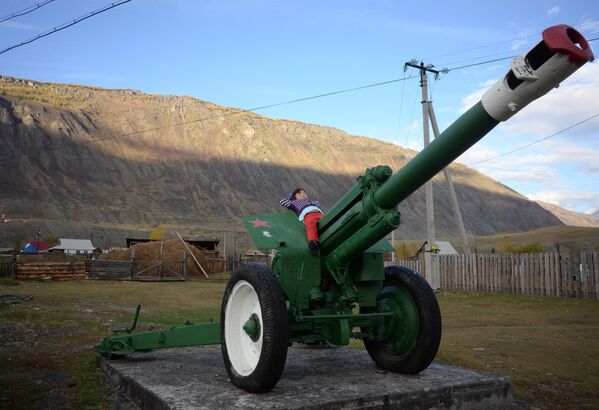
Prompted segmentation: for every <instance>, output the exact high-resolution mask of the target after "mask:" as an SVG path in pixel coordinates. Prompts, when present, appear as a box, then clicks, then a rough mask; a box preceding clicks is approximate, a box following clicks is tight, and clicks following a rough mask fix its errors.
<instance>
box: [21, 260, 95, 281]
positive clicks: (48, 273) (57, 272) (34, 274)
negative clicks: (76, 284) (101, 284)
mask: <svg viewBox="0 0 599 410" xmlns="http://www.w3.org/2000/svg"><path fill="white" fill-rule="evenodd" d="M16 276H17V279H43V280H46V279H47V280H50V279H51V280H71V279H84V278H85V262H26V263H17V265H16Z"/></svg>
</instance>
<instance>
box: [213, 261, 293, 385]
mask: <svg viewBox="0 0 599 410" xmlns="http://www.w3.org/2000/svg"><path fill="white" fill-rule="evenodd" d="M248 284H249V285H250V286H251V289H253V291H254V292H255V294H251V289H250V287H248ZM234 289H235V292H234ZM239 289H242V290H239ZM244 290H245V295H247V294H248V292H249V294H250V296H244V293H243V292H244ZM232 295H233V298H237V300H236V301H233V300H232V299H231V297H232ZM239 295H240V296H239ZM255 296H257V299H258V301H259V308H260V314H259V315H257V317H259V323H260V329H261V330H259V331H258V332H261V333H260V335H259V336H258V335H254V337H256V338H257V339H254V338H252V337H251V336H249V335H248V334H246V333H244V332H242V331H241V330H235V329H238V328H239V324H240V323H243V321H244V320H247V319H249V316H250V313H247V312H245V313H242V314H241V315H237V314H236V313H235V312H236V311H237V310H236V306H241V305H239V304H240V303H243V300H246V299H247V298H250V299H251V298H252V297H255ZM229 303H231V305H230V309H231V311H230V312H229V313H228V315H229V316H228V317H229V318H230V319H229V323H227V305H228V304H229ZM242 310H245V309H242ZM246 314H247V316H248V318H247V319H246V318H245V315H246ZM260 316H261V317H260ZM233 324H235V325H233ZM227 330H228V331H229V333H227ZM220 331H221V349H222V354H223V360H224V362H225V368H226V369H227V373H228V374H229V378H230V379H231V381H232V382H233V383H234V384H235V385H236V386H237V387H240V388H242V389H243V390H245V391H248V392H250V393H265V392H268V391H270V390H271V389H272V388H273V387H274V386H275V385H276V384H277V382H278V381H279V378H280V377H281V373H283V369H284V367H285V361H286V359H287V347H288V342H289V319H288V316H287V306H286V304H285V296H284V293H283V289H282V288H281V285H280V284H279V281H278V279H277V278H276V277H275V275H274V274H273V273H272V271H271V270H270V268H269V267H268V266H266V265H262V264H259V263H248V264H245V265H241V266H240V267H239V268H237V269H236V270H235V272H233V275H231V279H229V282H228V283H227V287H226V288H225V294H224V296H223V302H222V306H221V322H220ZM227 338H229V344H230V346H229V345H228V344H227ZM258 343H259V346H258ZM244 349H245V350H244ZM248 349H250V350H252V349H253V351H251V352H249V354H247V355H246V354H244V353H243V351H246V352H248ZM240 350H241V351H242V352H241V353H240ZM240 357H241V358H240ZM246 358H248V361H250V362H251V361H252V360H253V361H254V362H255V361H256V360H257V363H255V364H249V365H247V366H245V364H246V363H245V362H244V360H246ZM236 366H237V367H238V368H239V369H236ZM244 366H245V367H244Z"/></svg>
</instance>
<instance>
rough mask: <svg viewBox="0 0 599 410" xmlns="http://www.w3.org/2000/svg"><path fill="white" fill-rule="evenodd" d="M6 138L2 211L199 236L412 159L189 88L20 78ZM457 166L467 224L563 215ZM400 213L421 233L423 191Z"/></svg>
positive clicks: (7, 94)
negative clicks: (160, 90) (163, 91)
mask: <svg viewBox="0 0 599 410" xmlns="http://www.w3.org/2000/svg"><path fill="white" fill-rule="evenodd" d="M0 136H1V138H0V140H1V141H2V151H1V153H0V164H1V167H2V172H1V173H0V192H2V195H1V196H0V208H3V209H4V211H5V212H6V214H7V215H8V216H9V217H10V218H12V219H13V220H16V219H23V220H26V219H31V218H37V219H42V220H54V221H69V224H70V226H72V223H73V222H81V224H82V225H83V224H84V223H90V222H92V223H93V222H95V223H103V224H111V225H113V226H133V225H135V226H151V225H156V224H172V225H178V226H189V227H193V229H195V230H196V231H198V232H202V231H203V230H207V229H216V230H219V229H226V228H229V229H230V228H233V229H238V228H240V227H241V224H240V223H239V221H238V219H237V216H238V215H247V214H252V213H259V212H266V211H271V210H278V209H282V208H279V206H278V200H279V198H281V197H283V196H284V195H286V194H287V193H288V192H290V191H291V190H292V189H293V188H295V187H297V186H301V187H304V188H305V189H306V191H307V192H308V193H309V194H310V195H312V196H313V197H315V198H318V199H319V200H320V201H321V202H322V203H323V205H324V207H325V208H328V207H330V206H331V205H332V204H333V203H334V202H335V201H336V200H337V199H339V198H340V197H341V196H342V195H343V194H344V193H345V192H346V191H347V190H348V189H349V188H350V187H351V186H352V185H353V184H354V182H355V178H356V177H357V176H358V175H360V174H361V173H363V171H364V170H365V168H367V167H371V166H374V165H379V164H388V165H390V166H391V167H392V168H393V169H394V170H397V169H399V168H400V167H401V166H402V165H404V164H405V163H406V161H408V160H409V159H410V158H411V157H413V156H414V155H415V152H414V151H410V150H407V149H403V148H400V147H397V146H395V145H392V144H388V143H384V142H381V141H378V140H374V139H371V138H365V137H358V136H352V135H348V134H346V133H344V132H342V131H340V130H338V129H334V128H330V127H323V126H317V125H310V124H304V123H300V122H294V121H286V120H275V119H270V118H267V117H263V116H261V115H257V114H254V113H250V112H240V111H239V110H235V109H232V108H227V107H222V106H218V105H215V104H211V103H209V102H206V101H201V100H197V99H194V98H190V97H185V96H183V97H176V96H165V95H150V94H144V93H141V92H138V91H134V90H107V89H100V88H93V87H86V86H78V85H64V84H51V83H39V82H35V81H29V80H20V79H13V78H9V77H0ZM451 172H452V174H453V176H454V182H455V184H456V190H457V194H458V197H459V200H460V203H461V207H462V210H463V214H464V222H465V224H466V229H467V231H468V232H469V233H470V234H474V235H491V234H495V233H498V232H506V231H524V230H530V229H534V228H540V227H544V226H551V225H557V224H560V223H561V222H560V221H559V219H558V218H557V217H555V216H554V215H553V214H551V213H550V212H548V211H546V210H545V209H543V208H541V207H540V206H539V205H538V204H536V203H534V202H531V201H529V200H527V199H526V198H525V197H523V196H522V195H519V194H518V193H517V192H514V191H513V190H511V189H510V188H508V187H506V186H504V185H501V184H499V183H497V182H496V181H494V180H492V179H490V178H488V177H486V176H484V175H482V174H480V173H478V172H476V171H474V170H472V169H469V168H467V167H465V166H463V165H460V164H454V165H452V166H451ZM434 187H435V188H434V189H435V206H436V221H437V232H438V233H439V235H440V236H442V237H447V236H450V235H452V234H453V232H454V231H455V228H454V223H453V217H452V214H451V209H450V206H449V204H448V203H449V200H448V193H447V189H446V187H445V183H444V181H443V179H442V174H440V175H439V176H437V177H436V178H435V180H434ZM400 210H401V211H402V227H401V229H400V234H401V235H403V236H404V237H410V238H414V237H423V236H424V235H425V232H426V227H425V205H424V190H422V189H421V190H420V191H417V192H416V193H414V194H413V195H412V196H411V197H410V198H409V199H408V200H406V201H405V202H404V203H402V204H401V206H400ZM0 233H1V230H0ZM56 234H58V235H60V233H59V232H57V233H56ZM82 234H85V232H82ZM85 236H86V237H89V235H88V234H87V235H85Z"/></svg>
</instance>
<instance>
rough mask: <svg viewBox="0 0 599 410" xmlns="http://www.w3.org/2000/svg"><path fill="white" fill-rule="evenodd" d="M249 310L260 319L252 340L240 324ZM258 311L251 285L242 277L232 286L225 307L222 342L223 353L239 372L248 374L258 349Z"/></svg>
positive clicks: (249, 314) (260, 349) (256, 360)
mask: <svg viewBox="0 0 599 410" xmlns="http://www.w3.org/2000/svg"><path fill="white" fill-rule="evenodd" d="M252 314H256V316H258V318H259V320H260V336H259V337H258V339H257V340H256V341H253V340H252V339H251V338H250V336H249V335H248V334H247V333H246V332H245V330H243V325H244V324H245V322H246V321H247V320H248V319H249V318H250V316H251V315H252ZM263 330H264V325H263V323H262V311H261V310H260V300H259V299H258V294H257V293H256V291H255V290H254V287H253V286H252V285H250V283H249V282H247V281H245V280H240V281H239V282H237V283H236V284H235V286H233V289H232V290H231V294H230V296H229V300H227V307H226V308H225V343H226V344H227V355H228V356H229V360H230V362H231V365H232V366H233V368H234V369H235V371H236V372H237V373H238V374H239V375H241V376H248V375H250V374H252V372H253V371H254V369H255V368H256V366H257V365H258V360H259V359H260V354H261V353H262V334H263Z"/></svg>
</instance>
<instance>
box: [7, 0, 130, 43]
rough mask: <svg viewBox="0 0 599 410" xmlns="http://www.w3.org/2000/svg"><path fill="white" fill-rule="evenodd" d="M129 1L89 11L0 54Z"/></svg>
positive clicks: (122, 0)
mask: <svg viewBox="0 0 599 410" xmlns="http://www.w3.org/2000/svg"><path fill="white" fill-rule="evenodd" d="M52 1H53V0H52ZM130 1H131V0H121V1H117V2H114V3H110V4H108V5H106V6H104V7H102V8H101V9H98V10H94V11H91V12H89V13H87V14H85V15H83V16H81V17H77V18H76V19H75V20H73V21H68V22H66V23H63V24H61V25H60V26H57V27H54V28H52V29H50V30H48V31H44V32H43V33H40V34H38V35H36V36H34V37H31V38H30V39H28V40H25V41H23V42H21V43H19V44H15V45H14V46H10V47H7V48H5V49H4V50H2V51H0V54H4V53H6V52H7V51H10V50H12V49H14V48H17V47H21V46H24V45H25V44H29V43H33V42H34V41H36V40H39V39H40V38H43V37H46V36H49V35H50V34H54V33H57V32H59V31H61V30H64V29H65V28H68V27H71V26H74V25H75V24H77V23H80V22H82V21H83V20H87V19H88V18H90V17H93V16H96V15H98V14H100V13H104V12H105V11H108V10H110V9H113V8H115V7H118V6H120V5H122V4H125V3H129V2H130Z"/></svg>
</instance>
